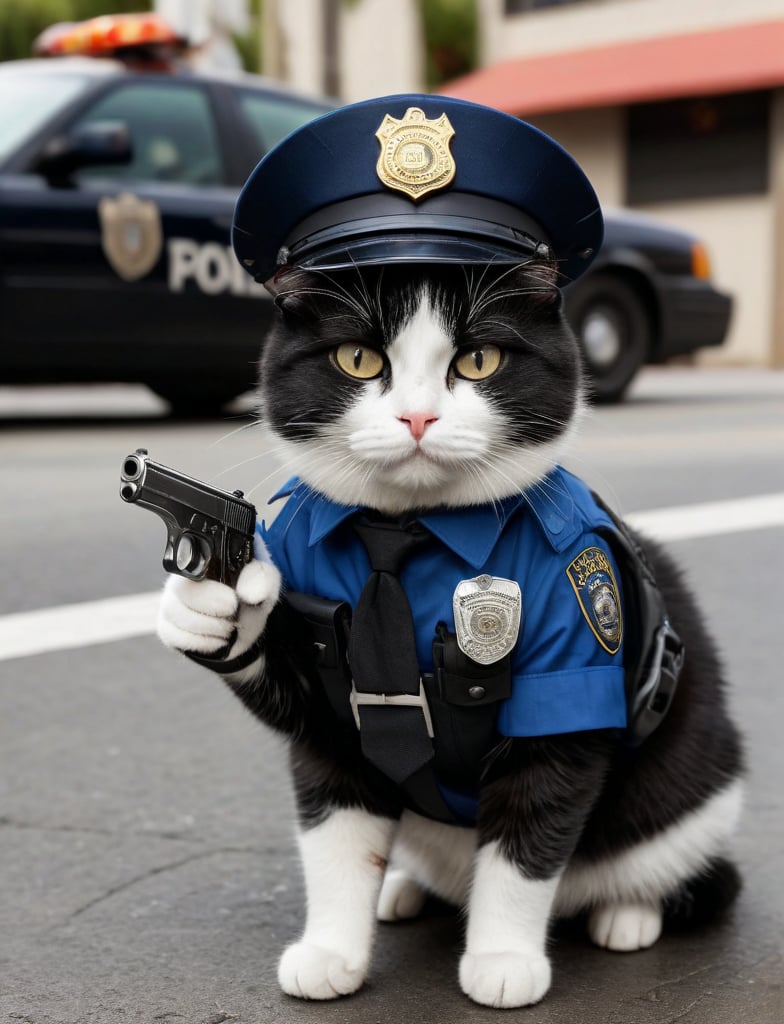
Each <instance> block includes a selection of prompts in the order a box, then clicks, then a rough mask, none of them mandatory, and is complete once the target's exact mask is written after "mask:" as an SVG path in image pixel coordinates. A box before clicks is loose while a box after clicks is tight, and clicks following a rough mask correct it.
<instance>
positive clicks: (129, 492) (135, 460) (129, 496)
mask: <svg viewBox="0 0 784 1024" xmlns="http://www.w3.org/2000/svg"><path fill="white" fill-rule="evenodd" d="M146 463H147V449H146V448H137V450H136V452H135V454H133V455H127V456H126V457H125V459H124V460H123V465H122V472H121V473H120V497H121V498H122V500H123V501H136V499H137V498H138V497H139V494H140V491H141V488H140V482H141V481H142V479H143V477H144V470H145V466H146Z"/></svg>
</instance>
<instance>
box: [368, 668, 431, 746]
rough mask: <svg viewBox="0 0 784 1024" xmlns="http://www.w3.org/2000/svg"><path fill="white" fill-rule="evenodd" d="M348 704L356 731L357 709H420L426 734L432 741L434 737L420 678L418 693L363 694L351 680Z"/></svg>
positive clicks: (423, 687)
mask: <svg viewBox="0 0 784 1024" xmlns="http://www.w3.org/2000/svg"><path fill="white" fill-rule="evenodd" d="M349 703H350V704H351V710H352V712H353V713H354V721H355V722H356V723H357V729H361V728H362V726H361V724H360V719H359V709H360V707H362V706H363V705H371V706H374V707H381V706H385V707H403V708H421V709H422V714H423V715H424V717H425V725H426V727H427V734H428V736H429V737H430V739H431V740H432V739H433V737H434V733H433V719H432V718H431V716H430V705H429V704H428V702H427V695H426V694H425V686H424V683H423V682H422V677H421V676H420V677H419V693H418V694H416V693H364V692H363V691H362V690H358V689H357V687H356V683H355V682H354V680H353V679H352V680H351V694H350V696H349Z"/></svg>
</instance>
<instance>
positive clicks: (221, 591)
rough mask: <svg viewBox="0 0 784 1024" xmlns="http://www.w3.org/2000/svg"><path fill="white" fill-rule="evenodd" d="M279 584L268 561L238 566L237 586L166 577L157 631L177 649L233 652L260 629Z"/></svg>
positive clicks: (231, 654) (246, 645)
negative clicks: (242, 566) (241, 568)
mask: <svg viewBox="0 0 784 1024" xmlns="http://www.w3.org/2000/svg"><path fill="white" fill-rule="evenodd" d="M280 584H281V579H280V573H279V572H278V570H277V569H276V568H275V566H274V565H273V564H272V563H271V562H262V561H255V560H254V561H251V562H248V564H247V565H246V566H245V567H244V568H243V570H242V572H241V573H240V576H239V579H238V581H237V589H236V591H235V590H232V588H231V587H228V586H226V585H225V584H224V583H218V582H216V581H215V580H198V581H195V580H186V579H185V578H184V577H182V576H169V577H168V578H167V580H166V583H165V585H164V588H163V594H162V595H161V603H160V605H159V608H158V625H157V628H158V636H159V637H160V639H161V640H162V641H163V643H165V644H166V645H167V647H173V648H175V649H176V650H178V651H192V652H195V653H196V654H204V655H207V656H211V655H214V654H217V653H218V652H219V651H224V652H225V654H226V656H227V657H232V658H233V657H236V656H237V655H239V654H242V653H243V652H244V651H246V650H247V649H248V648H249V647H250V646H251V645H252V644H253V643H254V642H255V640H256V638H257V637H258V636H259V635H260V634H261V632H262V631H263V629H264V626H265V624H266V622H267V618H268V616H269V613H270V611H271V610H272V607H273V605H274V604H275V602H276V601H277V599H278V595H279V593H280ZM229 644H231V647H230V649H228V645H229Z"/></svg>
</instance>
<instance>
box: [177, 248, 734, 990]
mask: <svg viewBox="0 0 784 1024" xmlns="http://www.w3.org/2000/svg"><path fill="white" fill-rule="evenodd" d="M554 280H555V273H554V267H553V265H552V264H549V263H546V262H538V261H531V262H530V263H528V264H523V265H520V266H517V267H498V268H493V267H481V266H479V267H460V266H453V267H448V266H430V267H428V266H411V267H394V266H387V267H384V268H362V269H359V268H357V269H355V270H351V271H340V272H333V273H331V274H330V273H324V272H322V273H318V274H315V273H306V272H302V271H298V270H292V271H289V272H287V273H285V274H283V275H282V276H281V277H280V279H279V281H278V282H277V284H276V286H275V287H276V291H277V297H276V305H277V308H278V317H277V322H276V324H275V326H274V328H273V330H272V332H271V333H270V335H269V336H268V338H267V339H266V341H265V343H264V347H263V353H262V360H261V402H262V413H263V417H264V421H265V423H266V426H267V427H268V428H269V430H270V431H271V433H272V435H273V436H274V438H275V442H276V446H277V450H278V452H279V453H280V454H281V456H282V459H283V461H284V463H285V465H286V466H287V467H289V468H290V469H291V471H292V472H293V473H296V475H297V476H298V477H299V478H300V480H301V481H303V482H304V483H305V484H307V485H309V487H310V488H311V489H312V490H315V491H317V492H319V493H320V494H322V495H324V496H325V497H326V498H328V499H330V501H332V502H334V503H337V504H338V505H342V506H361V507H366V508H370V509H374V510H377V511H378V512H380V513H382V514H385V515H389V516H400V515H401V514H405V513H422V512H423V511H426V510H429V509H433V508H439V509H442V510H443V509H444V508H447V509H449V508H451V509H461V508H464V507H465V506H479V505H491V506H493V505H499V504H500V503H502V502H503V501H504V500H505V499H508V498H510V497H511V496H515V495H518V494H520V493H530V492H531V491H532V490H534V489H536V488H538V487H541V486H542V484H543V481H545V482H546V480H547V478H548V477H549V476H550V474H551V473H552V471H553V469H554V467H555V466H557V465H558V463H559V461H560V460H561V459H562V458H563V457H564V456H565V455H566V454H567V453H568V452H569V449H570V445H571V444H572V441H573V438H574V435H575V430H576V428H577V424H578V422H579V419H580V416H581V412H582V410H583V399H582V389H583V385H582V380H581V372H580V361H579V353H578V349H577V344H576V341H575V339H574V337H573V335H572V333H571V332H570V330H569V328H568V326H567V325H566V323H565V321H564V318H563V315H562V312H561V306H560V298H559V293H558V291H557V290H556V288H555V286H554ZM646 548H647V549H648V553H649V556H650V558H651V560H652V562H653V564H654V566H655V569H656V573H657V576H658V580H659V585H660V587H661V589H662V591H663V592H664V595H665V598H666V601H667V605H668V609H669V614H670V618H671V620H672V622H673V624H674V626H675V628H676V630H677V631H678V632H679V633H680V635H681V637H682V638H683V640H684V641H685V644H686V649H687V655H686V661H685V666H684V669H683V672H682V676H681V681H680V685H679V687H678V690H677V692H676V697H675V700H674V703H673V706H672V708H671V710H670V712H669V714H668V715H667V717H666V719H665V721H664V723H663V724H662V725H661V726H660V727H659V728H658V730H657V731H656V732H654V733H653V735H652V736H651V737H650V738H649V739H647V740H646V741H645V742H644V743H643V744H642V745H641V746H639V747H636V748H633V747H630V746H629V745H628V744H626V743H625V741H624V737H623V734H622V732H621V731H620V730H615V729H599V730H588V731H580V732H569V733H564V734H561V735H550V736H534V737H515V738H510V737H500V736H499V737H498V738H497V742H496V743H495V744H494V746H493V748H492V749H491V750H490V751H489V752H488V756H487V759H486V765H485V770H484V771H483V776H482V779H481V781H480V793H479V814H478V819H477V824H476V827H464V826H454V825H446V824H441V823H439V822H436V821H432V820H428V819H426V818H424V817H422V816H420V815H418V814H415V813H413V812H412V811H411V810H408V809H406V807H405V806H404V801H403V800H402V799H401V797H400V794H399V793H397V792H396V791H395V788H394V786H392V785H390V784H386V783H385V782H384V781H381V782H380V781H379V778H378V773H377V772H375V771H374V770H372V769H371V767H370V766H369V765H368V764H367V762H366V761H365V760H364V759H363V757H362V754H361V751H360V748H359V742H358V740H357V739H356V737H348V739H347V738H346V736H347V734H346V733H345V732H344V731H339V730H337V729H336V727H335V725H334V722H333V721H332V719H331V717H330V715H329V714H328V713H324V707H323V701H321V702H319V701H318V699H317V695H315V694H313V693H312V692H311V691H310V690H309V688H308V686H307V685H306V684H305V683H303V682H302V681H301V680H298V679H297V678H296V677H295V676H294V675H292V674H291V672H289V671H287V670H286V668H285V665H282V664H279V663H278V660H277V659H276V657H275V654H274V644H273V643H272V641H273V639H274V638H273V637H268V638H267V641H268V643H267V657H266V663H265V655H264V654H263V653H261V654H259V656H258V658H257V659H256V661H254V662H253V663H252V664H251V665H250V666H249V667H246V668H244V669H241V670H240V671H238V672H235V673H233V674H231V675H228V676H225V677H224V678H226V679H227V681H228V683H229V685H230V686H231V687H232V689H233V690H234V691H235V692H236V693H237V695H238V696H239V697H240V698H241V699H242V700H243V701H244V702H245V704H246V705H247V706H248V707H249V708H250V709H251V711H252V712H253V713H254V714H256V715H258V716H259V717H260V718H261V719H262V720H264V721H265V722H267V723H268V724H270V725H271V726H273V727H274V728H276V729H278V730H281V731H282V732H284V733H285V734H286V735H287V736H288V737H289V738H290V741H291V746H290V748H291V763H292V771H293V781H294V787H295V791H296V795H297V801H298V808H299V845H300V850H301V855H302V861H303V866H304V873H305V882H306V890H307V920H306V925H305V929H304V932H303V934H302V937H301V938H300V939H299V940H298V941H297V942H296V943H294V944H293V945H292V946H290V947H289V948H288V949H287V950H286V951H285V953H284V954H283V957H282V959H281V962H280V967H279V980H280V984H281V986H282V988H283V989H284V991H286V992H287V993H290V994H292V995H295V996H300V997H304V998H310V999H330V998H333V997H336V996H338V995H344V994H347V993H350V992H353V991H355V990H356V989H358V988H359V987H360V986H361V985H362V983H363V980H364V979H365V977H366V975H367V972H368V969H369V964H370V957H371V950H372V945H373V936H374V931H375V920H376V918H378V919H381V920H385V921H392V920H398V919H402V918H409V917H413V916H415V915H416V914H417V913H418V912H419V910H420V909H421V907H422V905H423V902H424V899H425V895H426V893H428V892H432V893H435V894H437V895H438V896H440V897H442V898H443V899H446V900H448V901H451V902H453V903H455V904H458V905H460V906H463V907H465V908H466V911H467V929H466V947H465V952H464V953H463V956H462V959H461V963H460V971H459V977H460V985H461V987H462V989H463V991H464V992H465V993H466V994H467V995H468V996H469V997H471V998H472V999H473V1000H475V1001H476V1002H478V1003H482V1004H486V1005H490V1006H497V1007H512V1006H522V1005H526V1004H529V1003H533V1002H536V1001H537V1000H539V999H541V998H542V996H543V995H544V994H545V993H546V991H547V990H548V988H549V986H550V978H551V970H550V963H549V960H548V956H547V951H546V939H547V931H548V925H549V923H550V922H551V921H552V920H553V918H554V917H556V916H558V915H574V914H576V913H578V912H583V911H585V912H586V913H587V919H588V930H589V933H590V936H591V938H592V940H593V941H594V942H595V943H597V944H598V945H600V946H604V947H607V948H609V949H613V950H635V949H640V948H644V947H647V946H650V945H651V944H653V943H654V942H655V941H656V939H657V938H658V937H659V934H660V932H661V929H662V921H663V919H664V920H665V921H666V920H667V917H668V915H672V916H674V917H678V916H681V917H692V918H695V917H696V918H699V919H702V918H704V917H707V916H709V915H710V914H711V913H712V912H713V911H717V910H719V909H721V908H722V907H723V906H725V905H726V904H727V903H729V902H730V900H731V899H732V897H733V896H734V894H735V891H736V889H737V886H738V878H737V873H736V871H735V869H734V867H733V866H732V864H731V863H730V861H728V860H727V859H726V848H727V845H728V842H729V840H730V837H731V835H732V832H733V829H734V827H735V825H736V822H737V819H738V815H739V812H740V807H741V790H742V774H743V756H742V751H741V744H740V741H739V737H738V734H737V732H736V730H735V728H734V726H733V725H732V723H731V722H730V720H729V718H728V715H727V710H726V707H725V696H724V683H723V681H722V675H721V668H720V665H719V663H718V658H717V655H716V652H715V648H714V646H713V644H712V642H711V640H710V639H709V637H708V636H707V635H706V631H705V628H704V626H703V623H702V621H701V619H700V615H699V612H698V611H697V609H696V608H695V606H694V602H693V600H692V598H691V597H690V596H689V594H688V592H687V591H686V590H685V588H684V586H683V584H682V582H681V579H680V576H679V574H678V571H677V569H676V568H675V567H674V566H673V564H672V563H671V562H670V561H669V559H668V558H666V557H665V556H664V555H663V554H662V553H661V552H660V551H659V550H658V548H657V547H656V546H655V545H647V544H646ZM257 557H258V560H256V561H253V562H251V563H249V565H248V566H246V568H245V569H244V570H243V573H242V575H241V577H240V581H239V584H238V586H237V589H236V593H235V592H234V591H232V590H230V589H229V588H227V587H225V586H223V585H222V584H218V583H213V582H201V583H192V582H189V581H187V580H184V579H181V578H179V577H171V578H170V579H169V580H168V581H167V584H166V588H165V591H164V596H163V600H162V604H161V613H160V619H159V633H160V636H161V638H162V639H163V641H164V642H165V643H166V644H168V645H170V646H172V647H174V648H177V649H180V650H183V651H190V652H197V653H200V654H203V655H207V656H209V655H215V654H218V653H219V654H221V655H225V656H226V657H229V658H233V657H235V656H236V655H238V654H240V653H242V652H244V651H246V650H248V649H249V648H250V647H251V645H252V644H253V643H254V641H256V639H257V637H258V636H259V635H260V634H261V633H262V632H263V630H264V627H265V624H266V622H267V618H268V616H269V614H270V611H271V609H272V608H273V606H274V605H275V602H276V600H277V598H278V594H279V589H280V586H281V575H280V573H279V571H278V569H277V568H276V567H275V566H274V565H273V564H272V562H271V561H269V560H268V559H266V558H265V557H264V554H263V552H262V551H260V550H259V551H257ZM455 582H456V581H448V585H449V586H450V587H451V588H453V587H454V585H455ZM525 600H526V594H525V593H523V602H525ZM273 625H274V619H273V622H271V623H270V631H271V630H272V627H273ZM316 706H318V713H315V711H314V708H315V707H316ZM336 737H340V739H339V740H338V739H337V738H336Z"/></svg>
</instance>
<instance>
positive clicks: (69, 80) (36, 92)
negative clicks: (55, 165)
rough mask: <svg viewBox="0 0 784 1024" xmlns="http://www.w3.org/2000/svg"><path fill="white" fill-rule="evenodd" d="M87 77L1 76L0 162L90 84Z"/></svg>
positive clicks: (48, 75) (25, 74) (75, 75)
mask: <svg viewBox="0 0 784 1024" xmlns="http://www.w3.org/2000/svg"><path fill="white" fill-rule="evenodd" d="M89 82H90V78H89V76H88V75H79V74H63V75H57V77H56V79H55V77H54V76H53V75H51V74H35V73H31V72H26V73H19V74H13V73H4V74H0V160H4V159H5V158H6V157H7V156H8V155H9V154H10V153H11V152H13V150H14V149H16V147H17V146H19V145H20V144H21V143H22V142H24V141H25V139H28V138H30V136H32V135H33V134H34V133H35V132H36V131H37V130H38V129H39V128H40V127H41V125H42V124H44V123H45V122H46V121H48V120H49V118H50V117H52V116H53V115H54V114H56V113H57V112H58V110H62V108H63V107H65V106H67V105H68V104H69V103H70V102H71V100H72V99H73V98H74V97H75V96H77V95H78V94H79V93H80V92H81V91H82V90H83V89H85V88H86V86H87V85H88V84H89Z"/></svg>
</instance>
